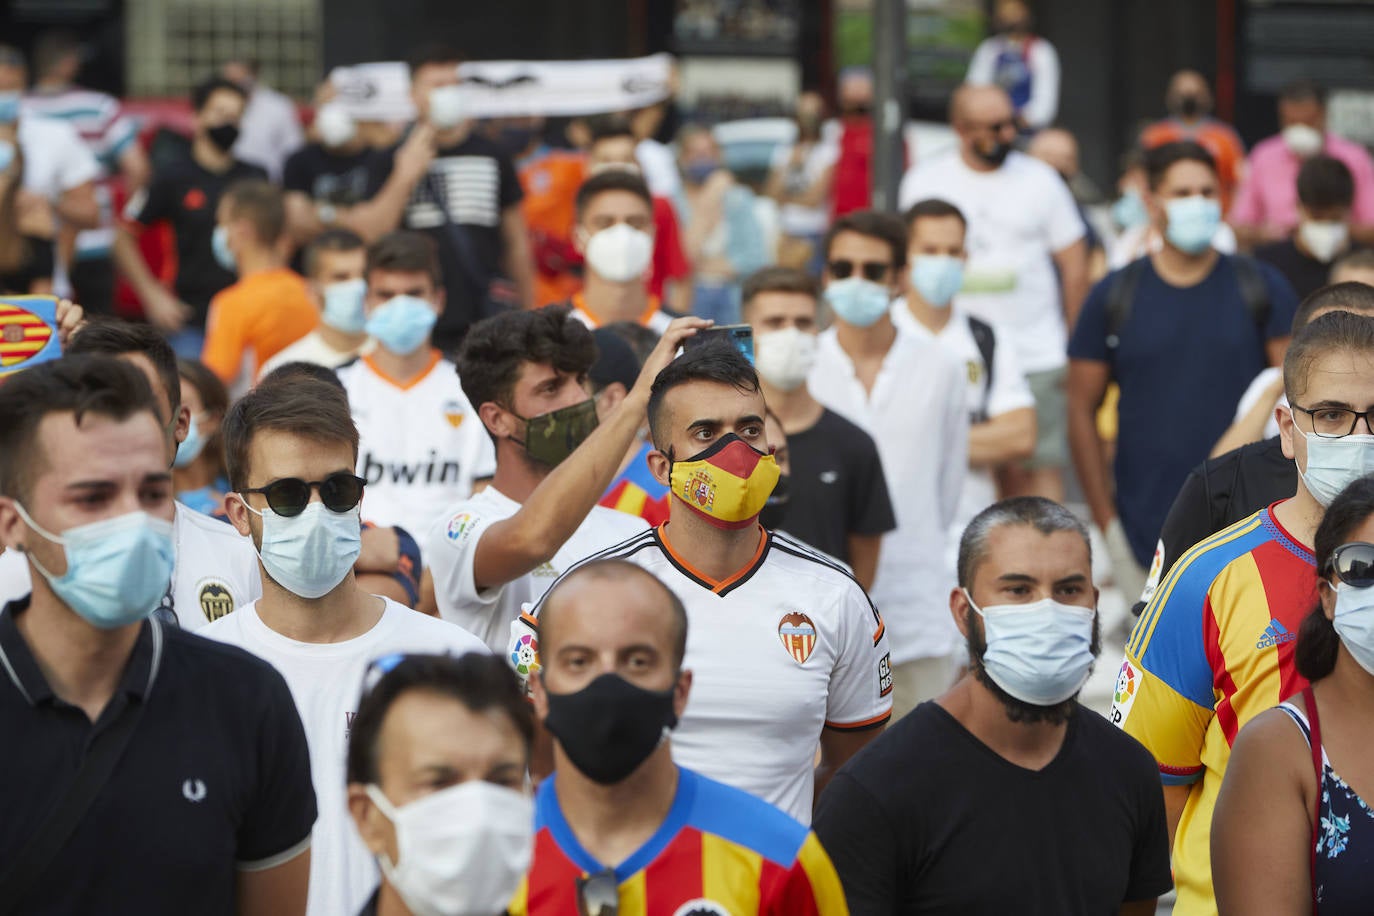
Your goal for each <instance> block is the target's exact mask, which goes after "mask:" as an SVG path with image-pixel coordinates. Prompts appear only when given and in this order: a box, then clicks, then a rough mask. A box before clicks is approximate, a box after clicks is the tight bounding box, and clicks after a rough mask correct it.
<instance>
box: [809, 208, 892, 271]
mask: <svg viewBox="0 0 1374 916" xmlns="http://www.w3.org/2000/svg"><path fill="white" fill-rule="evenodd" d="M842 232H854V233H857V234H858V235H863V236H867V237H868V238H871V239H878V240H879V241H883V242H886V243H887V247H888V248H889V249H891V251H892V266H893V268H894V269H896V270H901V269H902V268H903V267H905V266H906V244H907V233H906V225H905V224H904V223H903V222H902V218H901V217H900V216H894V215H893V214H891V213H883V212H882V211H880V210H856V211H854V212H853V213H847V214H845V215H844V216H841V217H840V218H839V219H837V220H835V222H833V223H831V224H830V230H829V231H828V232H826V234H825V241H824V242H823V243H822V247H823V250H824V251H825V259H826V261H829V260H830V248H831V246H832V245H834V244H835V238H836V237H837V236H838V235H839V234H840V233H842Z"/></svg>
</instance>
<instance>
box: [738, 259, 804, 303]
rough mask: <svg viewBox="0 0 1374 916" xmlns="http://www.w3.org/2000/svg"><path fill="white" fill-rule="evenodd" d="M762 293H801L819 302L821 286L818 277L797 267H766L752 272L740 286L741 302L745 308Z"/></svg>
mask: <svg viewBox="0 0 1374 916" xmlns="http://www.w3.org/2000/svg"><path fill="white" fill-rule="evenodd" d="M761 293H800V294H801V295H803V296H810V297H811V298H812V299H813V300H815V301H816V302H817V303H819V302H820V299H821V286H820V284H819V283H818V282H816V278H815V277H813V276H811V275H810V274H809V273H807V272H806V271H804V270H798V269H797V268H795V267H765V268H763V269H762V270H757V271H755V272H754V273H752V274H750V275H749V276H748V277H746V278H745V280H744V285H743V286H741V287H740V302H741V304H743V306H744V307H745V308H748V307H749V303H751V302H753V301H754V297H755V296H757V295H759V294H761Z"/></svg>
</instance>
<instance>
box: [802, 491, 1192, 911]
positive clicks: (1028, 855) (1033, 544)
mask: <svg viewBox="0 0 1374 916" xmlns="http://www.w3.org/2000/svg"><path fill="white" fill-rule="evenodd" d="M958 582H959V586H958V588H955V589H953V590H952V591H951V592H950V595H949V610H950V613H951V614H952V615H953V617H954V621H955V623H956V624H957V625H958V627H959V630H960V632H961V633H962V634H963V635H964V638H965V640H966V641H967V643H968V665H969V673H968V674H966V675H964V677H963V678H962V679H960V681H959V682H958V683H957V684H955V685H954V686H953V687H952V688H950V689H949V690H948V691H946V692H945V693H943V694H942V695H941V696H940V697H938V698H937V699H935V700H934V701H932V702H929V703H923V704H921V705H920V706H919V707H917V708H916V710H915V711H914V712H913V713H911V714H910V715H909V716H907V717H906V718H905V719H903V720H901V721H900V722H898V723H897V724H896V725H894V726H893V727H892V728H890V729H888V731H887V733H886V734H884V735H883V736H882V737H880V738H879V739H878V740H877V741H875V742H874V743H873V746H872V748H871V749H870V750H869V751H868V752H867V753H866V754H864V755H863V756H862V757H857V758H855V759H854V760H852V761H850V763H849V764H847V765H846V766H845V767H844V768H843V769H841V770H840V772H839V773H838V774H836V777H835V781H834V782H833V783H831V786H830V788H829V789H828V790H827V792H826V794H824V795H822V796H821V801H820V807H819V810H818V811H817V812H816V835H817V836H819V837H820V838H821V842H822V843H824V844H825V847H826V849H828V850H829V851H830V854H831V856H832V857H833V858H834V860H835V868H836V870H837V871H839V873H840V880H841V881H842V882H843V884H844V889H845V895H846V897H847V898H848V901H849V911H850V913H852V914H854V916H878V914H893V913H903V914H924V913H950V912H954V913H1119V914H1122V916H1145V914H1151V913H1154V911H1155V903H1156V899H1157V898H1158V897H1159V895H1161V894H1163V893H1164V892H1166V891H1167V890H1168V889H1169V887H1170V884H1171V880H1170V877H1169V848H1168V832H1167V830H1166V827H1165V817H1164V806H1163V804H1162V802H1161V799H1160V797H1159V792H1158V789H1157V788H1156V785H1157V783H1156V777H1155V774H1154V772H1153V767H1152V766H1151V763H1152V761H1151V760H1150V756H1149V754H1147V753H1145V752H1144V749H1143V748H1141V747H1140V745H1138V744H1137V743H1136V742H1134V741H1132V740H1130V739H1128V738H1126V737H1125V736H1124V735H1121V734H1118V733H1116V732H1115V730H1114V729H1113V728H1112V727H1111V725H1109V724H1108V723H1107V722H1105V721H1103V719H1102V717H1101V716H1100V715H1098V714H1097V713H1096V712H1093V711H1092V710H1090V709H1088V708H1087V707H1086V706H1083V705H1082V704H1081V703H1079V702H1078V693H1079V691H1080V690H1081V689H1082V688H1083V685H1084V683H1086V682H1087V680H1088V676H1089V674H1090V673H1091V671H1092V666H1093V662H1094V659H1095V658H1096V656H1097V653H1098V649H1099V643H1098V618H1097V612H1096V610H1095V608H1096V605H1097V597H1098V592H1097V589H1096V588H1095V587H1094V586H1093V582H1092V549H1091V546H1090V545H1089V542H1088V532H1087V531H1086V530H1085V529H1084V527H1083V523H1082V522H1080V521H1079V520H1078V519H1077V518H1076V517H1075V516H1074V515H1073V513H1071V512H1069V511H1068V510H1067V509H1065V508H1064V507H1063V506H1060V505H1058V504H1057V503H1053V502H1050V501H1049V500H1046V499H1041V498H1039V497H1023V498H1017V499H1009V500H1006V501H1004V502H1000V503H997V504H995V505H993V506H991V507H990V508H988V509H986V510H984V511H983V512H981V513H980V514H979V515H977V516H976V517H975V518H974V519H973V521H972V522H971V523H970V524H969V527H968V529H967V530H966V531H965V532H964V535H963V538H962V540H961V542H960V545H959V574H958ZM912 773H920V774H921V778H920V779H912V778H910V774H912ZM1103 774H1110V776H1108V777H1107V778H1103ZM991 862H996V863H998V865H997V879H996V880H977V879H976V878H975V876H977V875H980V874H985V873H986V869H987V867H988V863H991Z"/></svg>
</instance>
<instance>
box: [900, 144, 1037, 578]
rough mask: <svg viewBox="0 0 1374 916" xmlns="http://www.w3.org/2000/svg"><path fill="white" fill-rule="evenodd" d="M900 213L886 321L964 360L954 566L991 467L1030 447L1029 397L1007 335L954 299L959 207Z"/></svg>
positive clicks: (964, 227) (918, 207)
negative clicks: (963, 447)
mask: <svg viewBox="0 0 1374 916" xmlns="http://www.w3.org/2000/svg"><path fill="white" fill-rule="evenodd" d="M1046 133H1048V131H1041V132H1040V133H1039V134H1037V135H1036V136H1037V137H1043V136H1044V135H1045V134H1046ZM905 219H906V229H907V236H908V242H907V264H908V269H907V271H906V273H904V274H903V276H902V288H903V299H902V300H899V301H898V302H896V303H895V304H894V305H893V306H892V320H893V322H894V323H895V324H896V325H897V326H898V327H900V328H902V330H904V331H909V332H910V333H912V334H914V335H916V336H918V337H920V338H922V339H925V340H934V341H936V342H937V343H939V344H940V346H942V347H944V348H945V351H946V352H947V353H949V355H950V356H952V357H954V359H956V360H957V361H959V362H960V363H962V364H963V365H964V366H966V367H967V374H966V376H965V377H966V380H967V381H966V384H965V388H964V390H965V397H966V401H965V403H966V404H967V410H968V416H969V421H968V422H969V431H968V463H969V472H968V475H967V476H966V477H965V478H964V490H963V493H962V494H961V495H960V497H959V509H958V511H957V513H956V514H955V519H954V523H953V524H952V525H951V526H950V529H949V545H948V548H947V550H946V556H947V558H948V564H947V565H948V569H949V571H950V573H953V572H954V568H955V564H956V561H957V558H958V553H959V537H960V535H961V534H962V533H963V531H964V528H965V526H967V525H968V523H969V522H970V521H972V520H973V517H974V516H975V515H977V514H978V513H979V512H982V511H983V510H984V509H986V508H987V507H988V506H990V505H992V504H993V503H994V502H996V501H997V483H996V481H995V480H994V478H993V474H994V473H995V472H996V470H997V469H998V468H999V467H1001V466H1002V465H1005V464H1006V463H1007V462H1010V461H1020V460H1022V459H1024V458H1029V457H1030V455H1031V453H1032V452H1034V450H1035V397H1034V396H1033V395H1032V394H1031V390H1030V386H1029V385H1027V384H1026V377H1025V375H1023V374H1022V373H1021V367H1020V365H1019V364H1018V363H1017V362H1016V350H1015V348H1014V347H1013V345H1012V343H1011V335H1010V334H1008V333H1007V332H1006V329H1005V328H1003V327H1001V326H1000V325H995V324H992V323H990V322H986V321H983V320H982V319H981V318H975V317H973V316H972V315H970V314H968V312H967V311H965V309H964V307H963V305H962V304H961V303H960V302H959V300H958V299H957V298H956V295H955V294H956V293H958V292H959V287H960V286H961V285H962V283H963V279H964V263H965V262H966V261H967V260H968V250H967V249H966V248H965V239H966V236H967V231H968V223H967V222H966V221H965V219H964V214H963V213H961V212H960V211H959V208H958V207H956V206H954V205H953V204H951V203H948V202H947V201H944V200H940V199H939V198H931V199H929V200H923V201H919V202H917V203H916V204H915V205H913V206H912V208H911V209H910V210H908V211H907V212H906V217H905Z"/></svg>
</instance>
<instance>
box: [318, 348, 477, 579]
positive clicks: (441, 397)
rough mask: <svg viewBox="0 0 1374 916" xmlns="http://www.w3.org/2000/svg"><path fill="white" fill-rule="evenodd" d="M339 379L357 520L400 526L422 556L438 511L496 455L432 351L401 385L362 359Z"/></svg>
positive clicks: (452, 371)
mask: <svg viewBox="0 0 1374 916" xmlns="http://www.w3.org/2000/svg"><path fill="white" fill-rule="evenodd" d="M339 380H340V381H341V382H343V385H344V388H345V389H346V390H347V391H348V404H349V407H350V408H351V409H352V411H353V422H354V423H356V424H357V425H358V435H359V443H358V476H359V477H362V478H363V479H364V480H366V481H367V491H366V493H365V494H364V496H363V518H366V519H367V520H368V521H370V522H372V523H373V524H375V525H378V526H380V527H394V526H400V527H401V528H404V529H405V530H406V531H407V532H409V533H410V535H411V537H413V538H415V540H416V542H417V543H419V545H420V550H421V552H422V553H423V552H424V551H425V542H424V538H425V536H426V535H427V534H428V532H429V530H430V528H431V527H433V525H434V524H435V523H436V522H437V521H438V520H439V517H440V516H442V515H443V513H444V510H445V509H446V508H447V507H449V506H452V505H453V504H454V503H456V502H459V501H460V500H464V499H467V498H468V496H469V495H471V493H472V483H473V481H474V480H478V479H481V478H483V477H490V476H491V475H492V474H493V473H494V472H495V469H496V450H495V449H494V448H493V447H492V444H491V438H490V437H489V436H488V435H487V431H486V429H485V428H484V427H483V426H482V421H481V420H480V419H478V417H477V411H476V410H474V409H473V407H472V405H471V404H469V403H468V399H467V396H466V395H464V394H463V386H462V385H460V384H459V382H458V370H457V368H456V367H455V366H454V365H453V363H451V362H449V361H448V360H446V359H444V358H442V357H441V356H440V355H439V351H437V350H436V351H434V360H433V362H432V363H431V364H430V367H429V369H427V370H426V371H425V373H424V374H423V375H421V376H420V377H419V378H417V379H416V380H415V381H413V382H411V383H410V384H409V385H406V386H404V387H403V386H401V385H398V384H397V383H396V382H394V381H392V380H391V379H389V378H387V377H386V375H384V374H383V373H382V372H381V371H380V370H378V369H377V367H376V364H375V363H373V362H372V360H371V358H369V357H366V356H364V357H362V358H360V359H357V360H354V361H353V362H351V363H348V364H347V365H344V366H342V367H340V369H339Z"/></svg>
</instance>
